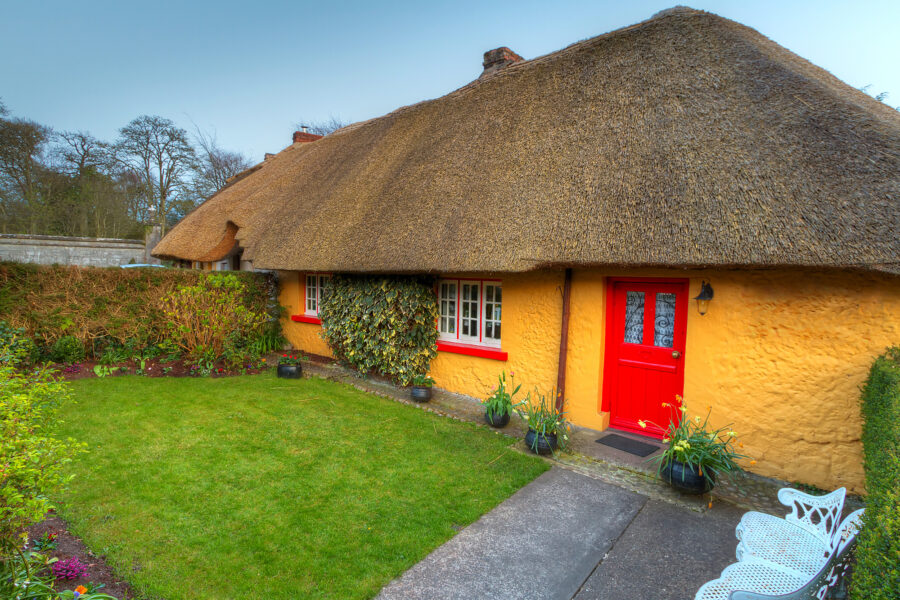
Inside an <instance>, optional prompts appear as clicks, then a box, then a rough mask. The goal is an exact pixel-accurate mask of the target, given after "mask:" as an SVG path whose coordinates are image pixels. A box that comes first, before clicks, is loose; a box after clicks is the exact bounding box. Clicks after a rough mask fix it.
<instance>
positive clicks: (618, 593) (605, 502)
mask: <svg viewBox="0 0 900 600" xmlns="http://www.w3.org/2000/svg"><path fill="white" fill-rule="evenodd" d="M742 513H743V511H741V510H740V509H737V508H735V507H732V506H730V505H727V504H722V505H721V506H719V507H716V508H715V509H714V510H711V511H708V512H707V513H705V514H701V513H698V512H696V511H692V510H690V509H688V508H684V507H680V506H676V505H673V504H670V503H667V502H662V501H659V500H651V499H649V498H647V497H646V496H643V495H641V494H636V493H634V492H629V491H627V490H623V489H622V488H620V487H618V486H615V485H610V484H608V483H604V482H602V481H599V480H597V479H594V478H591V477H588V476H585V475H581V474H578V473H575V472H573V471H569V470H567V469H562V468H559V467H554V468H553V469H551V470H550V471H547V472H546V473H544V474H543V475H541V476H540V477H538V478H537V479H535V480H534V481H533V482H531V483H530V484H528V485H527V486H525V487H523V488H522V489H521V490H519V491H518V492H516V493H515V494H513V496H511V497H510V498H509V499H508V500H506V501H505V502H503V503H501V504H500V505H499V506H497V507H496V508H495V509H494V510H492V511H491V512H489V513H488V514H486V515H484V516H483V517H482V518H481V519H480V520H478V521H477V522H475V523H473V524H472V525H470V526H469V527H467V528H465V529H464V530H462V531H461V532H460V533H458V534H457V535H456V536H455V537H454V538H453V539H451V540H450V541H449V542H447V543H446V544H444V545H443V546H441V547H439V548H438V549H436V550H435V551H434V552H432V553H431V554H429V555H428V556H427V557H426V558H425V559H424V560H422V561H421V562H419V563H418V564H416V565H415V566H413V567H412V568H411V569H409V570H408V571H406V572H405V573H404V574H403V575H401V576H400V577H399V578H397V579H395V580H394V581H393V582H391V583H390V584H388V585H387V586H385V588H384V589H382V591H381V593H380V594H379V595H378V596H377V598H378V600H414V599H416V600H417V599H420V598H428V599H430V600H462V599H467V600H468V599H474V598H477V599H482V600H519V599H522V600H525V599H529V600H534V599H538V598H540V599H547V600H571V599H573V598H574V599H575V600H600V599H604V600H605V599H609V600H619V599H624V598H647V599H649V598H653V599H656V600H678V599H682V598H691V597H693V595H694V593H696V591H697V589H698V588H699V587H700V586H701V585H702V584H703V583H704V582H705V581H708V580H710V579H713V578H715V577H716V576H718V574H719V572H721V570H722V569H723V568H725V566H726V565H727V564H729V563H730V562H732V561H733V560H734V548H735V545H736V540H735V538H734V527H735V525H737V522H738V520H740V515H741V514H742Z"/></svg>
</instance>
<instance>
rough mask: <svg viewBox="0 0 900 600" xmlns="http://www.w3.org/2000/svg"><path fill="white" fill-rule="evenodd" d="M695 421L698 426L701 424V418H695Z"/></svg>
mask: <svg viewBox="0 0 900 600" xmlns="http://www.w3.org/2000/svg"><path fill="white" fill-rule="evenodd" d="M694 420H695V421H696V422H697V425H699V424H700V417H694Z"/></svg>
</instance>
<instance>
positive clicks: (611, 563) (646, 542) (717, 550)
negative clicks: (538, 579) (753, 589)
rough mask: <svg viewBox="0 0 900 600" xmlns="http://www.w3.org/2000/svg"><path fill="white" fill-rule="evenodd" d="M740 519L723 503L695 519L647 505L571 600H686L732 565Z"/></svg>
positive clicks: (688, 514) (670, 507)
mask: <svg viewBox="0 0 900 600" xmlns="http://www.w3.org/2000/svg"><path fill="white" fill-rule="evenodd" d="M743 514H744V511H743V510H742V509H739V508H737V507H734V506H732V505H730V504H727V503H720V504H714V505H713V507H712V508H711V509H710V510H708V511H706V512H704V513H698V512H695V511H691V510H686V509H684V508H680V507H678V506H675V505H673V504H669V503H667V502H661V501H658V500H648V501H647V502H646V503H645V504H644V506H643V508H642V509H641V512H640V513H638V515H637V516H636V517H635V518H634V520H632V521H631V524H630V525H629V526H628V529H627V530H626V531H625V533H624V534H623V535H622V537H621V538H619V540H618V541H616V543H615V545H614V546H613V548H612V550H611V551H610V552H609V555H608V556H607V557H606V558H604V559H603V562H601V563H600V564H599V565H598V566H597V569H596V570H595V571H594V572H593V573H592V574H591V576H590V578H589V579H588V580H587V581H586V582H585V584H584V586H583V587H582V588H581V590H580V591H579V592H578V595H577V596H575V600H621V599H623V598H645V599H650V598H652V599H653V600H685V599H687V598H693V597H694V595H695V594H696V593H697V590H698V589H699V588H700V586H701V585H703V584H704V583H706V582H707V581H709V580H710V579H715V578H716V577H718V576H719V573H721V571H722V569H724V568H725V567H726V566H728V565H729V564H731V563H733V562H735V560H736V559H735V557H734V550H735V548H736V547H737V539H736V538H735V537H734V528H735V527H736V526H737V524H738V522H739V521H740V520H741V515H743Z"/></svg>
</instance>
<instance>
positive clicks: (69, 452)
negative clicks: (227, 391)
mask: <svg viewBox="0 0 900 600" xmlns="http://www.w3.org/2000/svg"><path fill="white" fill-rule="evenodd" d="M68 399H69V389H68V387H67V386H66V384H65V383H63V382H60V381H57V380H56V379H55V377H54V373H53V371H50V370H49V369H46V368H41V369H38V370H36V371H33V372H26V373H23V372H20V371H17V370H16V368H15V367H14V366H12V365H0V400H2V401H0V465H2V468H0V558H4V559H7V560H8V559H9V557H10V556H12V555H14V554H16V553H17V552H18V550H17V548H18V547H19V546H20V545H21V539H20V538H19V532H21V531H22V529H24V528H25V527H27V526H28V525H30V524H32V523H35V522H37V521H40V520H41V519H43V518H44V515H45V514H46V513H47V511H48V510H49V509H50V507H51V505H50V499H49V494H50V493H51V492H53V491H55V490H56V489H57V488H59V487H60V486H62V485H63V484H64V483H65V482H66V481H67V480H68V477H67V476H66V474H65V472H64V468H65V465H66V464H67V463H68V462H69V461H70V460H71V458H72V456H73V455H74V454H76V453H77V452H80V451H81V450H82V449H83V444H79V443H77V442H76V441H74V440H59V439H57V438H56V437H54V436H53V433H52V431H53V428H54V426H55V422H56V413H57V410H58V409H59V406H60V405H61V404H62V403H63V402H65V401H67V400H68ZM4 562H5V561H2V560H0V563H4Z"/></svg>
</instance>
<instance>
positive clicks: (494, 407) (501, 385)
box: [481, 371, 524, 418]
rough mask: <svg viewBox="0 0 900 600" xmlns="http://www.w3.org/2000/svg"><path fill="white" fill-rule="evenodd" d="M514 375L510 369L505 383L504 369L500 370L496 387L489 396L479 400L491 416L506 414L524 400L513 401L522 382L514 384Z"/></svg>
mask: <svg viewBox="0 0 900 600" xmlns="http://www.w3.org/2000/svg"><path fill="white" fill-rule="evenodd" d="M515 377H516V373H515V371H510V372H509V384H508V385H507V383H506V371H503V372H501V373H500V375H499V376H498V377H497V387H496V388H494V391H492V392H491V395H490V396H488V397H487V398H486V399H485V400H482V401H481V404H483V405H484V409H485V411H486V412H487V413H488V414H489V415H491V417H492V418H496V417H502V416H503V415H508V414H510V413H511V412H512V411H513V410H515V409H516V408H518V407H519V406H521V405H522V403H523V402H524V400H523V401H522V402H518V403H516V402H513V398H514V397H515V395H516V394H518V393H519V389H520V388H521V387H522V384H519V385H516V382H515Z"/></svg>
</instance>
